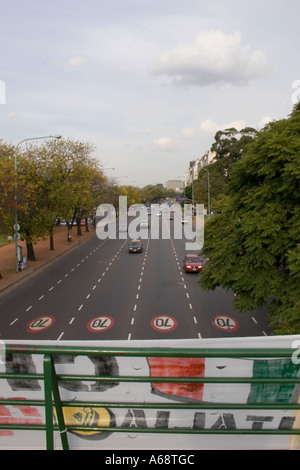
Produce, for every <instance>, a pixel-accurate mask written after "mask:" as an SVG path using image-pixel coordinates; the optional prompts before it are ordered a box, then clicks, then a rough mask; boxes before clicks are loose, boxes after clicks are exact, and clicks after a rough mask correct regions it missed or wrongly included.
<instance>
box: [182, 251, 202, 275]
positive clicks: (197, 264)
mask: <svg viewBox="0 0 300 470" xmlns="http://www.w3.org/2000/svg"><path fill="white" fill-rule="evenodd" d="M183 269H184V270H185V272H186V273H188V272H190V273H199V272H200V271H201V270H202V261H201V259H200V258H199V256H197V255H186V256H185V257H184V260H183Z"/></svg>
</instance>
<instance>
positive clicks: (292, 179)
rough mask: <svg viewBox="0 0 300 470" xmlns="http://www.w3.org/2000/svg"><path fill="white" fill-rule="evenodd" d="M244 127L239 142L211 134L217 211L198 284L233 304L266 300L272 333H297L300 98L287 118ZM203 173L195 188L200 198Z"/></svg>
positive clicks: (244, 306) (233, 135)
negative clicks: (227, 294)
mask: <svg viewBox="0 0 300 470" xmlns="http://www.w3.org/2000/svg"><path fill="white" fill-rule="evenodd" d="M248 131H250V132H248ZM248 131H247V139H243V140H239V139H238V135H237V134H238V133H237V131H235V130H233V129H231V130H229V131H226V132H225V133H222V134H218V135H216V142H215V143H214V146H213V147H214V149H215V150H216V162H215V163H213V164H212V165H209V166H207V169H208V170H209V171H210V172H211V175H212V178H211V191H212V208H213V209H215V210H216V212H217V213H216V215H213V216H212V217H211V219H210V220H209V221H207V223H206V226H205V237H204V247H203V249H202V253H203V255H204V256H205V257H207V258H208V259H209V261H208V262H207V263H206V264H205V267H204V269H203V271H202V273H201V274H200V278H199V283H200V286H201V287H202V288H203V289H212V290H213V289H215V288H216V287H217V286H222V287H223V288H225V289H228V290H229V289H232V291H233V292H234V293H235V295H236V297H235V301H234V304H233V307H234V308H235V309H237V310H240V311H246V310H250V311H253V310H254V309H256V308H257V307H261V306H267V307H268V312H269V317H270V324H271V327H272V330H273V333H274V334H296V333H297V334H298V333H299V331H300V103H298V104H296V105H295V106H294V108H293V111H292V113H291V114H290V115H289V116H288V118H287V119H282V120H278V121H275V122H271V123H269V124H267V125H266V126H265V127H264V128H263V129H262V130H261V131H259V132H256V131H255V132H252V131H253V130H252V131H251V130H249V129H248ZM240 135H242V137H245V134H243V133H242V134H240ZM222 139H223V141H222ZM204 176H205V175H204V172H203V173H202V174H201V173H200V174H199V181H198V185H199V186H198V189H199V192H198V193H197V192H196V196H197V197H196V200H197V198H198V199H200V201H197V202H202V203H205V201H206V200H207V188H206V192H205V196H204V195H201V182H202V180H203V179H204ZM214 181H215V182H218V185H217V187H216V188H215V189H214V187H213V185H214ZM202 184H203V182H202ZM195 186H196V185H195ZM196 188H197V186H196ZM196 188H195V190H196ZM201 198H202V200H201Z"/></svg>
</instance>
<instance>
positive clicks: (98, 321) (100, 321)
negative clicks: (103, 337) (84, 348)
mask: <svg viewBox="0 0 300 470" xmlns="http://www.w3.org/2000/svg"><path fill="white" fill-rule="evenodd" d="M114 323H115V321H114V319H113V318H112V317H109V316H107V315H101V316H99V317H95V318H93V319H92V320H90V321H89V322H88V324H87V328H88V330H90V331H92V332H93V333H102V331H106V330H109V329H110V328H111V327H112V326H113V325H114Z"/></svg>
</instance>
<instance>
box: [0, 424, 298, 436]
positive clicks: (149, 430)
mask: <svg viewBox="0 0 300 470" xmlns="http://www.w3.org/2000/svg"><path fill="white" fill-rule="evenodd" d="M9 429H14V430H28V431H29V430H31V431H45V430H46V425H45V424H35V425H25V424H12V425H10V424H0V430H9ZM53 429H54V431H59V428H58V426H56V425H54V426H53ZM66 430H67V431H68V432H78V431H85V432H89V433H90V432H92V431H93V432H100V431H101V432H102V431H103V432H110V433H112V432H125V433H130V434H136V433H148V434H149V433H155V434H208V435H209V434H235V435H243V434H247V435H251V434H253V435H262V434H265V435H266V434H271V435H278V434H281V435H287V436H292V435H300V429H228V428H217V429H212V428H209V429H198V428H196V429H195V428H193V429H191V428H178V427H176V428H161V427H157V428H143V427H136V428H131V427H111V426H107V427H106V426H99V427H97V426H96V427H95V426H80V425H72V426H66Z"/></svg>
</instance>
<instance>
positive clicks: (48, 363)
mask: <svg viewBox="0 0 300 470" xmlns="http://www.w3.org/2000/svg"><path fill="white" fill-rule="evenodd" d="M52 393H53V398H54V406H55V411H56V416H57V422H58V427H59V432H60V436H61V442H62V446H63V449H64V450H67V449H69V444H68V438H67V429H66V426H65V421H64V416H63V411H62V405H61V400H60V394H59V388H58V383H57V378H56V373H55V368H54V363H53V358H52V356H50V355H45V356H44V396H45V419H46V442H47V450H53V448H54V441H53V431H54V426H53V404H52Z"/></svg>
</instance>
